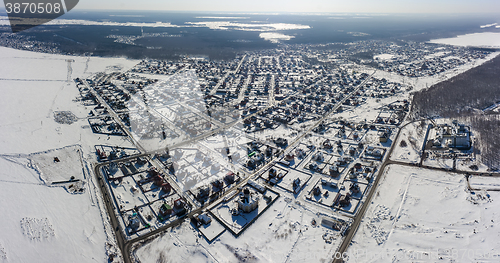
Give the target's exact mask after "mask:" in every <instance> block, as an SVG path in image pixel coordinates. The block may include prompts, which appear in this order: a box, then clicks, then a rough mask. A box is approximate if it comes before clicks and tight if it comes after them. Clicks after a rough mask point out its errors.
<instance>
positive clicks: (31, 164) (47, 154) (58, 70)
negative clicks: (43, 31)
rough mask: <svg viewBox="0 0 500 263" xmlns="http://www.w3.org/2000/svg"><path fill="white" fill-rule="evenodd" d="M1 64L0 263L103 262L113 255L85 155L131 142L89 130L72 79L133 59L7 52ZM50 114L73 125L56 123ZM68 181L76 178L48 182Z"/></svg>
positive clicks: (1, 55) (115, 67)
mask: <svg viewBox="0 0 500 263" xmlns="http://www.w3.org/2000/svg"><path fill="white" fill-rule="evenodd" d="M0 60H1V61H2V63H0V87H1V91H2V96H0V107H1V111H0V169H1V171H2V172H0V198H1V199H2V202H1V203H0V210H1V211H3V212H2V216H1V217H0V233H1V234H0V262H107V260H108V255H110V254H113V253H117V252H118V251H117V248H116V247H115V245H114V244H115V239H114V236H113V232H112V229H111V228H110V225H109V223H108V219H107V214H106V212H105V210H104V206H103V204H102V200H101V197H100V192H99V189H98V188H97V186H96V184H95V183H94V180H93V178H92V176H91V174H90V169H91V167H90V163H91V162H94V161H95V157H94V154H91V151H92V147H93V145H94V144H110V145H123V146H127V147H130V146H131V143H130V142H129V141H127V140H124V139H123V138H117V137H106V136H103V135H101V136H99V135H95V134H93V133H92V131H91V130H90V127H89V125H88V122H87V119H86V115H87V112H86V110H85V108H84V107H83V106H81V105H80V103H79V102H76V101H74V100H75V98H76V97H77V96H78V90H77V89H76V87H75V84H74V82H72V79H74V78H76V77H87V76H89V75H91V74H94V73H96V72H99V71H111V70H112V71H116V70H120V69H128V68H130V67H131V66H133V65H135V64H136V63H137V61H133V60H126V59H119V58H117V59H111V58H94V57H93V58H85V57H71V56H61V55H49V54H41V53H34V52H28V51H20V50H15V49H10V48H5V47H0ZM68 80H69V81H68ZM56 111H71V112H72V113H73V114H75V115H76V117H77V118H78V120H77V121H76V122H75V123H73V124H59V123H57V122H55V120H54V112H56ZM66 146H70V147H66ZM65 147H66V148H65ZM32 153H34V154H32ZM54 157H58V159H59V162H55V161H54ZM33 168H36V169H33ZM72 176H74V179H75V180H81V181H80V182H78V183H77V182H74V183H69V184H60V185H59V184H57V185H53V184H52V183H53V182H58V181H66V180H70V178H71V177H72ZM82 187H83V191H80V189H82ZM75 189H76V191H74V190H75ZM118 254H119V252H118Z"/></svg>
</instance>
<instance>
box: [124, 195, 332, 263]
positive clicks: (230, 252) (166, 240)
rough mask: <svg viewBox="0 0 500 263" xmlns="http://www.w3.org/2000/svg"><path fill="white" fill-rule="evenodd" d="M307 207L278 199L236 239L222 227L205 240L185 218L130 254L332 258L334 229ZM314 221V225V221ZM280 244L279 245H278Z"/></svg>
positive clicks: (163, 258) (162, 258)
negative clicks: (212, 238)
mask: <svg viewBox="0 0 500 263" xmlns="http://www.w3.org/2000/svg"><path fill="white" fill-rule="evenodd" d="M323 217H324V215H319V214H317V213H315V212H313V211H311V210H310V209H309V208H308V206H306V205H303V204H302V203H296V202H295V201H292V199H291V198H286V197H285V198H283V197H280V198H279V199H278V200H277V201H276V202H275V203H274V204H273V205H272V206H271V207H270V208H269V209H268V210H267V211H266V212H265V213H263V214H262V215H261V216H260V217H259V220H257V221H256V222H255V223H254V224H253V225H251V226H250V227H249V228H248V229H246V230H245V232H243V233H242V234H241V235H240V236H239V237H238V238H235V237H234V236H233V235H232V234H231V233H230V232H229V231H225V232H224V233H223V234H222V235H221V236H220V237H218V238H217V239H216V240H215V241H214V242H212V243H208V242H207V241H206V239H205V238H203V237H202V236H201V234H200V233H199V232H198V231H197V230H195V228H194V227H193V226H192V225H191V224H190V223H189V222H188V221H186V222H184V223H183V224H182V225H179V226H178V227H175V228H173V229H170V230H168V231H167V232H165V233H164V234H162V235H161V236H160V237H159V238H156V239H154V240H152V241H151V242H149V243H147V244H144V245H143V246H141V247H139V248H138V249H137V250H135V252H134V256H135V258H136V259H138V260H140V262H144V263H145V262H221V263H222V262H330V261H331V258H332V255H333V253H334V252H335V250H336V248H337V246H338V244H339V243H340V240H341V239H340V235H339V232H338V231H334V230H331V229H328V228H325V227H323V226H321V225H320V222H321V218H323ZM313 219H315V220H316V222H317V224H316V226H313V225H312V224H311V222H312V220H313ZM277 248H279V249H277Z"/></svg>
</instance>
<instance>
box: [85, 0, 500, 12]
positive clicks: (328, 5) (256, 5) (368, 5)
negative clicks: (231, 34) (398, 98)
mask: <svg viewBox="0 0 500 263" xmlns="http://www.w3.org/2000/svg"><path fill="white" fill-rule="evenodd" d="M76 9H79V10H82V9H114V10H171V11H211V12H212V11H224V12H359V13H500V0H309V1H304V0H246V1H239V0H142V1H141V0H104V1H103V0H80V2H79V4H78V6H77V7H76Z"/></svg>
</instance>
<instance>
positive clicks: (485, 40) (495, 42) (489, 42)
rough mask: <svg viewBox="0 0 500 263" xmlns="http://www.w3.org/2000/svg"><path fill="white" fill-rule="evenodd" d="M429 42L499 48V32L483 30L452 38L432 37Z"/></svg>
mask: <svg viewBox="0 0 500 263" xmlns="http://www.w3.org/2000/svg"><path fill="white" fill-rule="evenodd" d="M429 42H430V43H436V44H446V45H454V46H464V47H467V46H472V47H486V48H499V47H500V33H493V32H483V33H474V34H466V35H460V36H456V37H452V38H440V39H433V40H431V41H429Z"/></svg>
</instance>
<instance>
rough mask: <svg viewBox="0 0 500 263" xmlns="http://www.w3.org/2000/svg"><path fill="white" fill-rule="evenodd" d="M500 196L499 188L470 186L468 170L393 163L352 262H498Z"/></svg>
mask: <svg viewBox="0 0 500 263" xmlns="http://www.w3.org/2000/svg"><path fill="white" fill-rule="evenodd" d="M496 179H497V180H499V179H498V178H496ZM496 184H498V182H496ZM498 198H500V193H499V192H496V191H489V192H486V191H477V192H469V191H467V190H466V180H465V177H464V176H463V175H459V174H453V173H447V172H440V171H431V170H425V169H422V168H416V167H407V166H398V165H391V166H389V167H388V169H387V170H386V172H385V174H384V178H382V181H381V184H380V186H379V188H378V190H377V193H376V195H375V198H374V199H373V201H372V204H371V205H370V207H369V208H368V210H367V212H366V215H365V218H364V219H363V221H362V223H361V225H360V227H359V229H358V232H357V234H356V235H355V237H354V239H353V242H352V245H351V247H350V248H349V249H348V251H347V253H348V254H349V256H350V258H349V262H388V261H392V262H409V261H413V262H429V261H440V260H443V262H477V261H480V262H494V261H498V260H499V259H500V253H499V252H498V251H499V249H500V241H499V238H498V237H499V236H498V235H499V234H498V231H497V230H496V229H497V228H498V227H500V226H499V223H500V222H499V221H498V220H497V219H498V215H499V213H500V209H499V208H498V204H497V202H498V200H497V199H498ZM409 237H411V238H409Z"/></svg>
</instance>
